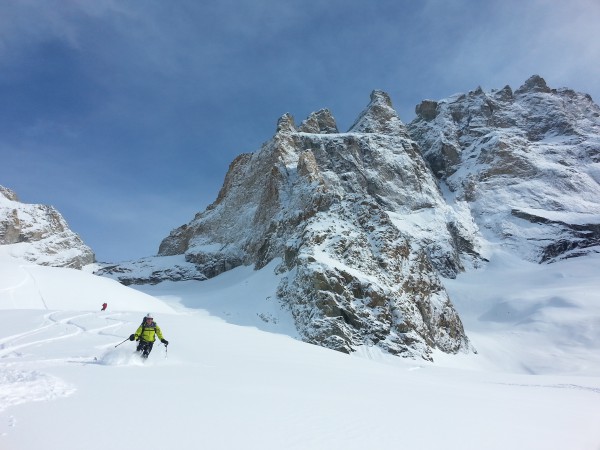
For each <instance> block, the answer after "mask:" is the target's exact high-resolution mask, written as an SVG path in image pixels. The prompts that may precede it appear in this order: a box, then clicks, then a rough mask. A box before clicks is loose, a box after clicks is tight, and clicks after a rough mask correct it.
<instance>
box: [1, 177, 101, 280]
mask: <svg viewBox="0 0 600 450" xmlns="http://www.w3.org/2000/svg"><path fill="white" fill-rule="evenodd" d="M0 245H3V246H7V247H8V250H9V252H10V254H12V255H13V256H15V257H19V258H23V259H26V260H28V261H31V262H34V263H36V264H40V265H45V266H55V267H71V268H75V269H81V268H82V267H83V266H85V265H86V264H91V263H93V262H94V260H95V257H94V253H93V252H92V250H91V249H90V248H89V247H88V246H87V245H85V244H84V243H83V241H82V240H81V238H80V237H79V236H78V235H77V234H75V233H74V232H73V231H71V229H69V226H68V225H67V222H66V221H65V219H64V218H63V217H62V216H61V215H60V213H59V212H58V211H57V210H56V209H55V208H53V207H52V206H48V205H35V204H26V203H21V202H20V201H19V199H18V198H17V195H16V194H15V193H14V192H13V191H11V190H10V189H8V188H6V187H3V186H0Z"/></svg>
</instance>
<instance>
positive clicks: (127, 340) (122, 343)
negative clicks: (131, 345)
mask: <svg viewBox="0 0 600 450" xmlns="http://www.w3.org/2000/svg"><path fill="white" fill-rule="evenodd" d="M128 340H129V338H127V339H125V340H124V341H123V342H119V343H118V344H117V345H115V348H117V347H118V346H119V345H121V344H124V343H125V342H127V341H128Z"/></svg>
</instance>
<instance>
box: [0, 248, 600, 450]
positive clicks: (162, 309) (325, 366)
mask: <svg viewBox="0 0 600 450" xmlns="http://www.w3.org/2000/svg"><path fill="white" fill-rule="evenodd" d="M490 252H491V254H492V257H491V262H490V264H488V265H487V266H486V267H483V268H481V269H480V270H477V271H472V272H469V273H467V274H463V275H461V276H459V277H458V278H457V279H456V280H446V281H445V283H446V285H447V289H448V291H449V293H450V296H451V298H452V299H453V301H454V303H455V305H456V308H457V310H458V311H459V313H460V315H461V318H462V320H463V322H464V325H465V328H466V330H467V335H468V336H469V338H470V339H471V342H472V344H473V346H474V347H475V348H476V349H477V352H478V353H477V354H459V355H445V354H441V353H437V354H435V362H434V363H429V362H426V361H423V360H406V359H399V358H394V357H390V356H386V355H383V354H381V353H380V352H378V351H376V350H375V349H374V348H368V347H365V348H362V349H361V350H360V351H359V352H357V353H356V354H354V355H345V354H341V353H337V352H334V351H331V350H327V349H324V348H320V347H316V346H313V345H309V344H306V343H303V342H300V341H298V340H296V339H294V337H295V336H296V334H295V331H294V328H293V325H292V320H291V317H290V314H289V313H288V312H287V311H286V310H285V308H281V306H280V305H278V304H277V303H276V301H275V300H274V299H275V295H274V291H275V287H276V285H277V279H276V277H275V275H274V274H273V264H272V265H269V266H267V267H265V268H264V269H263V270H261V271H258V272H255V271H252V270H251V269H250V268H238V269H234V270H232V271H229V272H226V273H224V274H222V275H221V276H219V277H216V278H214V279H211V280H208V281H202V282H200V281H197V282H196V281H194V282H191V281H188V282H180V283H176V282H163V283H161V284H158V285H155V286H141V287H138V288H137V289H136V290H134V289H131V288H127V287H124V286H122V285H120V284H118V283H116V282H114V281H112V280H109V279H106V278H101V277H97V276H94V275H91V274H89V273H86V272H82V271H75V270H70V269H56V268H49V267H41V266H35V265H32V264H30V263H26V262H23V261H21V260H17V259H14V258H13V257H11V256H9V255H8V253H7V252H5V251H3V250H2V248H1V247H0V310H1V311H0V330H1V332H0V449H2V450H35V449H39V448H42V447H43V448H47V449H57V450H59V449H60V450H82V449H85V450H106V449H111V450H125V449H127V450H131V449H133V448H138V447H140V446H142V445H143V446H147V445H150V444H151V446H152V447H153V448H162V449H169V450H179V449H181V450H186V449H192V448H202V449H210V450H213V449H228V450H230V449H240V450H241V449H261V450H269V449H273V450H282V449H298V450H301V449H302V450H306V449H323V450H335V449H340V450H341V449H344V450H352V449H357V450H358V449H360V450H366V449H380V448H389V449H394V448H410V449H432V450H433V449H445V450H451V449H457V450H458V449H460V450H469V449H473V450H482V449H486V450H494V449H498V450H500V449H527V450H532V449H539V450H553V449H556V450H566V449H569V450H584V449H590V450H592V449H596V450H597V449H598V448H600V427H599V426H598V423H599V419H600V378H599V377H600V280H599V279H598V275H597V274H598V273H600V255H598V254H592V255H588V256H586V257H581V258H576V259H570V260H565V261H561V262H558V263H555V264H552V265H537V264H532V263H526V262H523V261H522V260H517V259H514V258H512V257H510V256H508V255H506V254H504V253H503V252H502V251H501V250H491V251H490ZM105 301H106V302H107V303H108V309H107V310H106V311H104V312H101V311H100V308H101V305H102V303H104V302H105ZM149 311H150V312H152V313H153V314H154V317H155V320H156V322H157V323H158V324H159V326H160V327H161V328H162V330H163V333H164V335H165V338H166V339H168V340H169V341H170V345H169V347H168V352H167V349H165V347H164V346H163V345H161V344H160V343H157V344H156V345H155V347H154V350H153V352H152V354H151V355H150V358H149V359H148V360H147V361H146V362H142V361H141V360H140V359H139V358H138V357H137V356H136V355H135V354H134V353H135V352H134V349H135V345H134V343H132V342H129V341H128V340H127V341H125V342H124V343H123V344H122V345H119V346H118V347H115V346H116V345H118V344H119V343H121V342H123V341H124V340H125V339H127V337H128V336H129V335H130V334H131V333H133V332H134V331H135V329H136V328H137V326H138V325H139V323H140V321H141V319H142V317H143V316H144V314H145V313H147V312H149Z"/></svg>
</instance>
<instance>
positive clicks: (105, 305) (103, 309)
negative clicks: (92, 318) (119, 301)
mask: <svg viewBox="0 0 600 450" xmlns="http://www.w3.org/2000/svg"><path fill="white" fill-rule="evenodd" d="M107 306H108V304H107V303H106V302H104V303H102V309H101V310H100V311H106V307H107Z"/></svg>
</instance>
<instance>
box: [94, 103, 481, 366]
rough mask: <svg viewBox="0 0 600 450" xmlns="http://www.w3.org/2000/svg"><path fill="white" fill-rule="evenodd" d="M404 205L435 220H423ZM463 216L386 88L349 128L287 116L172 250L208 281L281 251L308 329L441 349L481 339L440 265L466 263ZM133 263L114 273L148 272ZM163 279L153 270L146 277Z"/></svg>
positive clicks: (287, 298) (402, 347)
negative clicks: (450, 204)
mask: <svg viewBox="0 0 600 450" xmlns="http://www.w3.org/2000/svg"><path fill="white" fill-rule="evenodd" d="M401 212H404V213H405V214H407V217H408V216H410V215H411V214H414V220H415V221H416V222H418V223H421V222H422V220H421V219H420V218H419V217H421V216H423V217H428V220H425V221H423V224H422V225H419V226H418V227H416V226H415V225H414V223H413V221H412V220H408V221H406V220H404V219H403V218H401V217H400V213H401ZM452 217H453V215H452V212H451V211H450V210H448V208H447V206H445V205H444V204H443V198H442V196H441V193H440V191H439V189H438V187H437V184H436V180H435V178H434V177H433V176H432V174H431V173H430V171H429V169H428V168H427V165H426V163H425V161H424V160H423V158H422V156H421V154H420V152H419V149H418V148H417V147H416V144H415V143H414V142H413V141H412V140H410V139H408V138H407V137H406V131H405V127H404V125H403V124H402V123H401V122H400V120H399V119H398V116H397V114H396V112H395V111H394V110H393V108H392V106H391V101H390V99H389V96H388V95H387V94H385V93H383V92H381V91H374V92H373V94H372V95H371V101H370V103H369V105H368V106H367V108H366V109H365V111H363V113H362V114H361V116H360V118H359V120H358V121H357V123H356V124H355V126H354V127H353V130H352V132H351V133H338V132H337V127H336V126H335V121H334V120H333V116H332V115H331V113H330V112H329V111H328V110H325V109H324V110H320V111H318V112H316V113H313V114H311V115H310V116H309V117H308V118H307V119H306V120H305V121H304V122H303V124H302V125H301V126H300V127H298V129H296V127H295V126H294V125H293V119H292V117H291V116H290V115H289V114H286V115H284V116H283V117H282V118H281V119H280V120H279V122H278V132H277V133H276V134H275V136H273V138H272V139H271V140H269V141H267V142H266V143H265V144H263V146H262V147H261V148H260V149H259V150H258V151H257V152H255V153H252V154H245V155H244V156H243V157H239V158H237V159H236V161H235V162H234V163H232V165H231V166H230V169H229V172H228V173H227V175H226V177H225V182H224V185H223V188H222V189H221V192H220V193H219V196H218V199H217V201H215V203H213V205H211V207H209V208H207V210H205V211H204V212H202V213H199V214H197V215H196V217H195V218H194V219H193V220H192V221H191V222H189V223H188V224H185V225H182V226H181V227H179V228H177V229H175V230H173V231H172V232H171V233H170V235H169V236H168V237H167V238H165V239H164V240H163V242H162V243H161V245H160V249H159V255H162V256H165V257H166V256H176V255H178V254H183V255H184V256H185V260H186V263H187V264H192V265H194V266H195V267H196V276H195V277H196V278H197V279H202V277H204V278H210V277H213V276H216V275H218V274H220V273H222V272H224V271H227V270H229V269H231V268H233V267H236V266H239V265H253V266H254V267H255V268H257V269H259V268H263V267H266V266H267V265H268V264H269V263H271V262H272V261H278V265H277V269H276V271H277V274H278V276H279V277H280V282H279V286H278V289H277V295H278V299H279V301H280V302H281V304H282V305H283V307H284V308H286V309H288V310H290V311H291V313H292V315H293V317H294V320H295V322H296V326H297V329H298V333H299V334H300V335H301V336H302V338H303V339H304V340H306V341H308V342H312V343H315V344H319V345H323V346H326V347H329V348H332V349H336V350H339V351H343V352H352V351H354V350H355V349H357V348H358V347H360V346H362V345H376V346H378V347H379V348H381V349H382V350H384V351H386V352H389V353H393V354H397V355H404V356H413V357H423V358H427V359H429V358H431V352H432V350H433V349H434V348H437V349H441V350H443V351H446V352H458V351H468V350H469V349H470V346H469V343H468V339H467V338H466V336H465V334H464V330H463V329H462V324H461V322H460V319H459V318H458V315H457V314H456V311H455V310H454V308H453V306H452V303H451V302H450V299H449V298H448V295H447V293H446V291H445V290H444V287H443V285H442V283H441V281H440V279H439V275H438V269H436V267H439V268H440V269H441V270H447V272H448V273H450V274H452V273H456V272H457V271H459V270H462V266H461V264H462V263H461V261H460V258H459V254H460V253H461V251H462V250H458V247H457V246H456V242H457V239H458V237H459V236H462V237H463V238H464V240H465V241H468V239H467V238H466V236H468V235H469V231H468V230H466V229H464V227H462V226H461V225H460V221H458V220H455V219H454V220H452V219H451V218H452ZM433 236H435V239H434V238H433ZM440 236H441V237H440ZM434 240H436V243H435V244H434V245H431V244H432V243H433V241H434ZM458 240H459V241H460V239H458ZM432 261H435V262H434V263H432ZM143 264H144V265H146V266H147V264H148V262H147V261H145V262H144V263H143ZM128 270H129V269H127V268H126V267H118V268H111V269H110V270H108V271H105V272H104V273H107V272H112V273H114V274H115V275H116V276H117V277H118V278H120V279H122V280H126V279H127V282H136V280H132V279H131V278H129V279H128V278H127V277H128V275H127V273H128V272H127V271H128ZM132 271H133V269H132ZM130 273H131V272H130ZM186 273H188V274H187V275H185V274H186ZM182 276H186V277H190V275H189V272H186V268H185V267H182V266H179V267H178V269H177V270H174V271H171V272H169V273H164V277H165V278H169V277H173V278H172V279H181V277H182ZM156 277H157V271H156V270H152V271H150V273H149V274H148V277H147V278H146V279H145V280H140V281H142V282H143V281H146V282H147V281H149V280H153V279H156Z"/></svg>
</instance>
